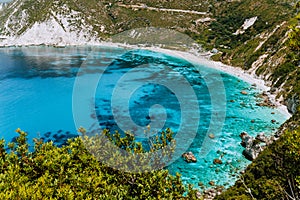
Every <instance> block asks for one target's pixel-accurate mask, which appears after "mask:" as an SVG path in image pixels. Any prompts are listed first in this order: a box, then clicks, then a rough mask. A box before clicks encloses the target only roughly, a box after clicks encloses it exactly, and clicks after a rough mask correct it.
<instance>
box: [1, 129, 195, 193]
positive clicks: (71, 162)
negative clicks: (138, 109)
mask: <svg viewBox="0 0 300 200" xmlns="http://www.w3.org/2000/svg"><path fill="white" fill-rule="evenodd" d="M17 132H18V133H19V134H20V135H19V137H18V138H17V140H16V143H9V144H8V147H9V148H10V151H6V150H5V142H4V140H1V141H0V199H182V198H185V197H183V194H184V193H185V192H186V191H187V190H186V188H185V187H184V186H183V184H182V181H181V179H180V175H178V174H177V175H176V176H171V175H170V174H169V173H168V171H167V170H157V171H149V172H146V173H142V172H140V173H128V172H124V171H118V170H116V169H112V168H110V167H107V166H105V165H104V164H102V163H100V162H99V161H98V160H97V159H95V157H94V156H93V155H91V154H90V153H89V152H88V151H87V150H86V148H85V145H84V144H83V139H81V138H80V137H77V138H74V139H70V140H69V141H68V144H67V145H66V146H63V147H56V146H54V145H53V143H52V142H48V143H43V142H42V141H40V140H37V139H36V140H35V141H34V143H35V146H34V150H33V151H32V152H30V151H29V150H28V143H27V139H26V135H27V134H26V133H25V132H23V131H21V130H20V129H18V130H17ZM168 133H169V135H168ZM168 133H167V132H166V133H163V134H162V136H161V139H162V140H160V142H164V141H165V139H164V138H166V137H170V136H171V135H172V134H171V132H168ZM170 134H171V135H170ZM114 138H115V137H111V138H110V139H112V140H113V139H114ZM119 139H120V140H119V141H117V142H118V145H124V144H131V147H135V148H136V147H137V146H139V148H140V149H139V151H140V152H144V150H143V147H142V146H141V145H139V144H138V143H136V142H134V138H132V137H131V135H130V134H128V135H126V136H125V137H124V138H119ZM169 139H170V138H169ZM84 140H85V142H86V141H87V138H85V139H84ZM120 141H122V142H121V143H122V144H121V143H120ZM165 145H166V143H162V145H161V146H160V147H162V148H163V147H164V146H165ZM158 146H159V145H158V144H157V146H156V148H157V147H158ZM123 148H125V149H126V146H123ZM127 150H128V151H132V149H131V150H130V149H128V148H127ZM111 156H112V157H113V156H114V155H111ZM189 190H190V191H189V192H188V197H186V198H189V199H194V198H195V191H193V190H192V189H189Z"/></svg>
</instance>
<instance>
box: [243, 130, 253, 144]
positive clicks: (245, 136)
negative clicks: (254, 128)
mask: <svg viewBox="0 0 300 200" xmlns="http://www.w3.org/2000/svg"><path fill="white" fill-rule="evenodd" d="M240 137H241V139H242V142H241V144H242V146H243V147H250V146H252V144H253V141H254V138H253V137H251V136H250V135H248V133H246V132H242V133H241V134H240Z"/></svg>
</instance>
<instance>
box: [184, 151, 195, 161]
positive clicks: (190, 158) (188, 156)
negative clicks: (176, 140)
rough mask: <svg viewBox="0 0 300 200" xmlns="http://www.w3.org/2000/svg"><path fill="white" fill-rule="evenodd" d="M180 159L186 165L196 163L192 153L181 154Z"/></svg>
mask: <svg viewBox="0 0 300 200" xmlns="http://www.w3.org/2000/svg"><path fill="white" fill-rule="evenodd" d="M182 157H183V159H184V160H185V161H186V162H187V163H191V162H193V163H195V162H197V159H196V157H195V155H194V154H193V153H192V152H186V153H183V154H182Z"/></svg>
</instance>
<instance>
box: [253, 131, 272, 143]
mask: <svg viewBox="0 0 300 200" xmlns="http://www.w3.org/2000/svg"><path fill="white" fill-rule="evenodd" d="M255 139H257V140H259V141H261V142H264V143H266V144H268V143H269V139H268V138H267V137H266V136H265V134H264V133H263V132H261V133H258V134H257V136H256V137H255Z"/></svg>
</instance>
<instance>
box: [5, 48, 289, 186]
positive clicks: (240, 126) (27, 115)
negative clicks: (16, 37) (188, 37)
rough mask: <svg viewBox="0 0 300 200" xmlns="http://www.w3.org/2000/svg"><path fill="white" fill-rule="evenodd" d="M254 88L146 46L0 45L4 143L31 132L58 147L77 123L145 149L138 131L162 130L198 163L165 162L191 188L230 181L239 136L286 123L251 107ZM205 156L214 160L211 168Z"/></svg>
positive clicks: (144, 134)
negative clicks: (128, 136)
mask: <svg viewBox="0 0 300 200" xmlns="http://www.w3.org/2000/svg"><path fill="white" fill-rule="evenodd" d="M243 90H244V91H246V92H247V94H242V93H241V91H243ZM260 92H261V91H259V90H257V89H256V88H255V87H253V86H251V85H249V84H248V83H246V82H243V81H242V80H239V79H237V78H235V77H233V76H231V75H228V74H225V73H222V72H219V71H216V70H213V69H210V68H207V67H205V66H203V65H202V64H201V63H198V64H191V63H189V62H187V61H185V60H183V59H180V58H175V57H172V56H169V55H164V54H162V53H157V52H152V51H148V50H129V49H123V48H108V47H65V48H54V47H43V46H40V47H22V48H21V47H9V48H1V49H0V136H1V137H3V138H4V139H5V140H6V141H7V142H11V141H14V140H15V137H16V136H17V133H15V130H16V129H17V128H21V129H22V130H24V131H26V132H28V138H29V142H30V143H31V144H32V139H33V138H35V137H40V138H43V139H44V141H54V143H55V144H56V145H59V146H60V145H64V144H65V142H66V140H67V139H68V138H72V137H76V136H77V135H78V134H77V131H76V129H77V128H78V127H79V126H85V128H86V129H87V130H88V131H90V132H92V131H94V132H95V131H99V130H101V129H105V128H107V129H110V130H111V131H115V130H119V131H121V132H122V131H124V130H130V131H132V132H133V133H134V134H135V135H136V137H137V140H138V141H141V142H144V144H145V147H146V148H147V144H148V143H147V142H145V141H147V138H148V137H150V136H153V135H154V136H155V134H156V133H157V132H160V131H161V130H164V129H166V128H167V127H170V128H171V129H172V130H173V131H174V132H175V133H176V135H175V136H176V138H177V140H179V141H177V149H178V151H179V153H180V155H181V153H183V152H187V151H191V152H193V154H194V155H195V156H196V158H197V160H198V162H197V163H186V162H185V161H184V160H183V159H182V158H181V157H180V156H179V157H178V159H177V160H175V161H174V162H173V163H172V164H170V165H169V166H167V168H168V169H169V170H170V172H171V173H172V174H175V173H176V172H179V173H180V174H182V179H183V181H184V182H185V183H191V184H194V186H195V187H198V184H199V182H201V183H203V184H204V185H208V183H209V181H214V182H215V184H221V185H224V186H230V185H232V184H233V183H234V181H235V180H236V179H237V178H238V177H237V171H239V170H241V169H243V168H245V166H247V165H248V164H249V161H247V160H246V159H245V158H244V157H243V155H242V151H243V147H241V145H240V142H241V141H240V138H239V134H240V133H241V132H242V131H246V132H248V133H249V134H250V135H253V136H254V135H255V134H257V133H258V132H265V133H266V134H269V135H270V134H272V133H274V131H275V130H276V129H277V128H278V127H279V125H280V124H282V123H283V122H284V121H285V120H286V116H285V115H284V114H282V113H280V112H279V111H278V110H276V109H272V108H267V107H259V106H257V105H256V104H257V102H259V101H260V100H261V99H259V97H258V94H259V93H260ZM214 106H217V109H216V108H214ZM78 113H79V114H80V116H78ZM223 117H224V119H223ZM273 119H274V120H276V123H274V121H273V123H272V122H271V120H273ZM211 127H219V128H217V129H210V128H211ZM208 135H209V136H210V137H208ZM215 158H219V159H221V160H222V164H213V160H214V159H215Z"/></svg>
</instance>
